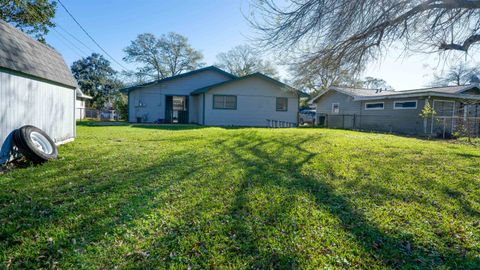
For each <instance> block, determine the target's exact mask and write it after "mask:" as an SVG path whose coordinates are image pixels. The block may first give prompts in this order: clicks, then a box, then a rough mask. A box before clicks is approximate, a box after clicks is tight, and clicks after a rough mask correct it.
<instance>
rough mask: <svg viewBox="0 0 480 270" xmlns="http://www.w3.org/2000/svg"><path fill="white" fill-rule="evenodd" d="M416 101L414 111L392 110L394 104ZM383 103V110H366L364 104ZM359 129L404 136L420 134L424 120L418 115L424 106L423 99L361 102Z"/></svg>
mask: <svg viewBox="0 0 480 270" xmlns="http://www.w3.org/2000/svg"><path fill="white" fill-rule="evenodd" d="M413 100H416V101H417V108H416V109H394V107H393V106H394V102H395V101H397V102H401V101H413ZM375 102H383V103H384V105H383V106H384V108H383V110H366V109H365V104H366V103H375ZM359 103H360V104H361V106H360V108H361V117H359V118H358V119H359V123H358V124H359V125H360V127H361V129H365V130H376V131H385V132H396V133H404V134H422V133H423V130H424V127H423V125H424V120H423V118H422V117H420V113H421V111H422V109H423V107H424V105H425V99H424V98H404V99H384V100H376V101H373V100H372V101H370V100H369V101H361V102H359Z"/></svg>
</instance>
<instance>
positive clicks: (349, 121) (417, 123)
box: [317, 114, 480, 138]
mask: <svg viewBox="0 0 480 270" xmlns="http://www.w3.org/2000/svg"><path fill="white" fill-rule="evenodd" d="M317 123H318V125H319V126H324V127H329V128H340V129H354V130H365V131H379V132H388V133H399V134H409V135H420V136H434V137H440V138H452V137H479V136H480V117H470V116H456V117H453V116H435V117H431V118H428V119H423V118H420V117H413V118H412V117H409V118H407V117H404V118H401V117H398V115H387V114H382V115H358V114H318V115H317Z"/></svg>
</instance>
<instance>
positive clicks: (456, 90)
mask: <svg viewBox="0 0 480 270" xmlns="http://www.w3.org/2000/svg"><path fill="white" fill-rule="evenodd" d="M475 88H476V89H480V88H479V86H478V85H477V84H471V85H463V86H445V87H431V88H422V89H412V90H402V91H393V90H376V89H361V88H349V87H335V86H333V87H330V88H329V89H328V90H327V91H324V92H322V93H320V94H319V95H317V96H316V97H314V98H313V99H311V100H310V103H313V102H315V101H316V100H317V99H319V98H320V97H321V96H323V95H324V94H325V93H327V92H329V91H337V92H340V93H343V94H346V95H349V96H351V97H353V98H354V100H357V101H358V100H378V99H389V98H403V97H420V96H437V97H451V98H462V99H479V100H480V95H468V94H462V93H463V92H465V91H467V90H471V89H475Z"/></svg>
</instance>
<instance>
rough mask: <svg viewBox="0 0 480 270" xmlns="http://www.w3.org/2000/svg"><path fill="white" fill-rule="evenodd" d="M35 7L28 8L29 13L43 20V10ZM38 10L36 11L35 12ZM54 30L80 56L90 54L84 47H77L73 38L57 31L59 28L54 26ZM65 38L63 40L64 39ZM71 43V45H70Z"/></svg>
mask: <svg viewBox="0 0 480 270" xmlns="http://www.w3.org/2000/svg"><path fill="white" fill-rule="evenodd" d="M33 8H34V9H35V10H29V9H27V13H29V14H30V15H32V16H33V17H35V18H37V19H40V20H43V19H44V17H43V16H42V14H41V12H40V11H39V10H38V9H37V8H35V7H34V6H33ZM35 11H36V12H35ZM53 30H54V31H55V33H56V34H57V35H58V36H59V37H60V38H61V39H59V40H60V41H61V42H62V43H63V44H64V45H65V46H66V47H68V48H69V49H70V50H72V51H73V52H74V53H75V54H76V55H78V56H80V58H82V57H83V56H82V55H84V54H85V55H88V53H85V51H83V50H82V49H80V48H79V47H77V45H76V44H75V43H74V42H72V41H71V40H69V39H68V38H66V37H65V36H64V35H62V34H61V33H60V32H58V31H57V29H55V28H53ZM62 39H63V40H62ZM69 44H70V45H69ZM79 52H80V53H79Z"/></svg>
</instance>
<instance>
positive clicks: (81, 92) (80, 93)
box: [75, 88, 93, 99]
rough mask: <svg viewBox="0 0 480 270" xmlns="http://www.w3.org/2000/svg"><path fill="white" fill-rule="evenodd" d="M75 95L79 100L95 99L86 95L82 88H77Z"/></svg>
mask: <svg viewBox="0 0 480 270" xmlns="http://www.w3.org/2000/svg"><path fill="white" fill-rule="evenodd" d="M75 93H76V95H77V98H80V99H82V98H83V99H93V97H91V96H89V95H85V94H84V93H83V91H82V90H81V89H80V88H77V89H75Z"/></svg>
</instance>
